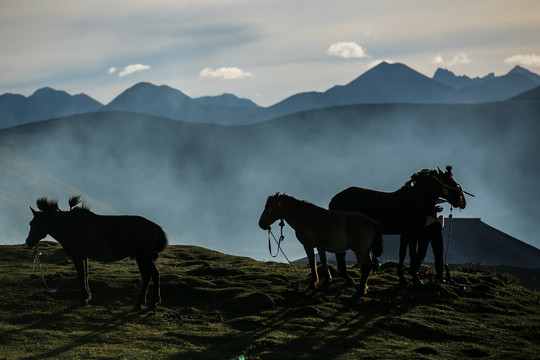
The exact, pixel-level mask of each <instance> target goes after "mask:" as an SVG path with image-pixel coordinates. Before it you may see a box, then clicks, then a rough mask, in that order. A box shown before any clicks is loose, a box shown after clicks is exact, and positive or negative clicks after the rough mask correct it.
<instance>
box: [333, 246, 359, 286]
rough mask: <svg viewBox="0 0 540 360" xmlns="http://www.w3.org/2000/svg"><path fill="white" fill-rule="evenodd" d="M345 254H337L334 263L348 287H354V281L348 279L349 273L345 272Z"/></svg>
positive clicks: (350, 278)
mask: <svg viewBox="0 0 540 360" xmlns="http://www.w3.org/2000/svg"><path fill="white" fill-rule="evenodd" d="M346 254H347V253H346V252H342V253H338V254H336V262H337V267H338V271H339V274H340V275H341V276H342V277H344V278H345V280H347V284H348V285H354V284H355V281H354V280H353V278H352V277H350V275H349V273H348V272H347V263H346V262H345V255H346Z"/></svg>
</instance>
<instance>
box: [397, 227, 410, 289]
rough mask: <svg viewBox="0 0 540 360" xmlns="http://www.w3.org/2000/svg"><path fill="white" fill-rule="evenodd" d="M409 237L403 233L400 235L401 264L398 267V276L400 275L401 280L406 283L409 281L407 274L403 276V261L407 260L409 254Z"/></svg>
mask: <svg viewBox="0 0 540 360" xmlns="http://www.w3.org/2000/svg"><path fill="white" fill-rule="evenodd" d="M407 245H408V243H407V239H406V237H405V236H403V235H401V236H400V237H399V264H398V268H397V276H398V277H399V282H400V283H402V284H404V283H406V282H407V280H405V276H403V263H404V262H405V256H407Z"/></svg>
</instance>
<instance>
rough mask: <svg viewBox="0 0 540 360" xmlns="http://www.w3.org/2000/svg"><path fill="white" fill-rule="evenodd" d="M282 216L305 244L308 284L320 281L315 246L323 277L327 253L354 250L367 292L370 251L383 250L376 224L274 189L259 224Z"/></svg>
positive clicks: (263, 225) (363, 289)
mask: <svg viewBox="0 0 540 360" xmlns="http://www.w3.org/2000/svg"><path fill="white" fill-rule="evenodd" d="M278 219H280V220H285V221H286V222H287V223H288V224H289V225H290V226H291V227H292V228H293V229H294V230H295V232H296V238H297V239H298V240H299V241H300V243H301V244H302V245H303V246H304V250H305V251H306V255H307V257H308V259H309V266H310V268H311V286H313V287H316V286H317V283H318V281H319V277H318V274H317V266H316V265H317V264H316V262H315V253H314V250H313V249H314V248H317V250H318V252H319V256H320V259H321V263H322V264H323V268H324V273H325V275H324V276H325V277H326V276H328V278H329V279H330V278H331V275H330V272H329V271H328V264H327V260H326V253H325V251H328V252H333V253H341V252H345V251H347V250H348V249H351V250H353V251H354V253H355V255H356V259H357V260H358V264H359V265H360V268H361V270H362V277H361V283H360V291H361V292H363V293H364V294H365V293H366V292H367V279H368V277H369V273H370V272H371V269H372V267H373V263H372V257H371V255H370V251H371V252H373V256H374V257H378V256H380V255H381V254H382V249H383V246H382V235H381V232H380V230H379V226H378V224H377V223H375V222H374V221H373V220H372V219H370V218H369V217H367V216H365V215H363V214H359V213H354V212H344V211H329V210H326V209H323V208H321V207H319V206H316V205H314V204H311V203H309V202H307V201H301V200H297V199H295V198H294V197H292V196H288V195H285V194H280V193H276V194H275V195H272V196H269V197H268V198H267V199H266V204H265V206H264V210H263V212H262V214H261V217H260V219H259V226H260V227H261V229H263V230H269V229H270V225H272V224H273V223H274V222H275V221H276V220H278Z"/></svg>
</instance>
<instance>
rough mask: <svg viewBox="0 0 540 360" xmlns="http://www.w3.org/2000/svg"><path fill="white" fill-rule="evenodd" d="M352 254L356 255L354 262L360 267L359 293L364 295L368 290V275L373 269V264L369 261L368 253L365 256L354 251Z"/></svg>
mask: <svg viewBox="0 0 540 360" xmlns="http://www.w3.org/2000/svg"><path fill="white" fill-rule="evenodd" d="M354 254H355V255H356V261H357V262H358V265H360V269H361V270H362V277H361V278H360V289H359V291H360V293H361V295H366V294H367V292H368V289H369V288H368V285H367V281H368V277H369V274H370V273H371V269H372V268H373V262H372V261H371V257H370V255H369V251H368V252H367V253H366V254H363V253H362V252H360V251H355V252H354Z"/></svg>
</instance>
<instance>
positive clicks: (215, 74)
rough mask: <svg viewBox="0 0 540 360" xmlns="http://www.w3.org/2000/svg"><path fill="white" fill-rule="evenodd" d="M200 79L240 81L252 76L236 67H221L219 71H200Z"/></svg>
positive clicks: (208, 69) (209, 69)
mask: <svg viewBox="0 0 540 360" xmlns="http://www.w3.org/2000/svg"><path fill="white" fill-rule="evenodd" d="M199 76H200V77H210V78H222V79H225V80H234V79H242V78H245V77H249V76H252V74H251V73H250V72H247V71H244V70H242V69H239V68H237V67H221V68H219V69H216V70H214V69H212V68H205V69H202V70H201V73H200V74H199Z"/></svg>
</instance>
